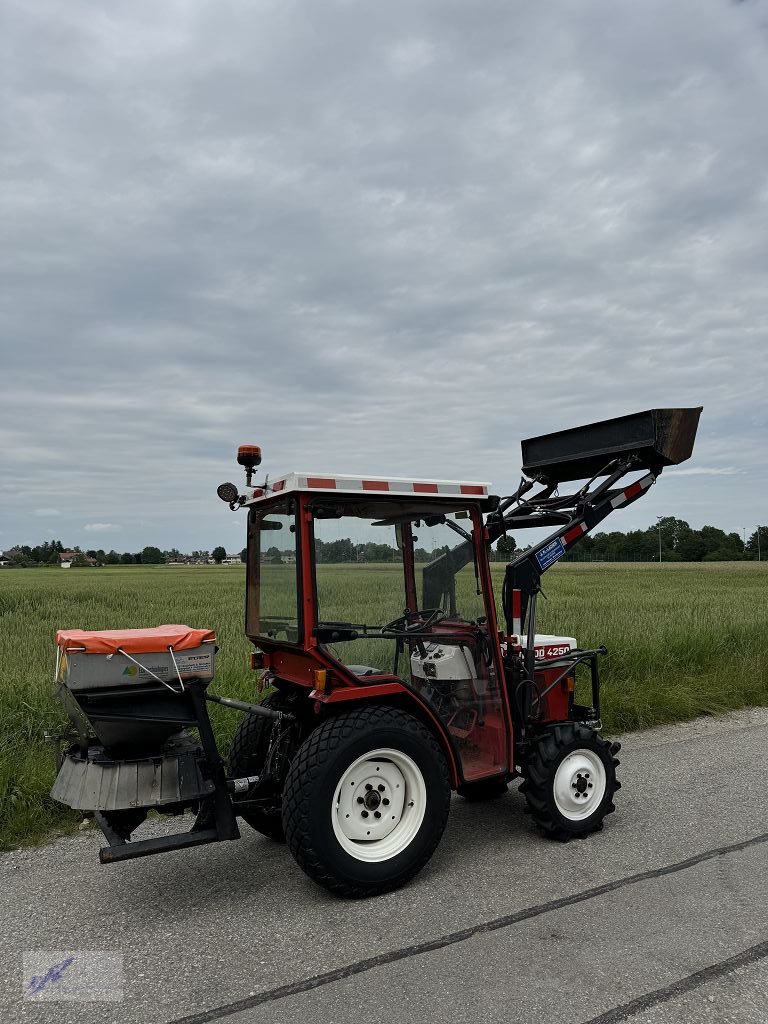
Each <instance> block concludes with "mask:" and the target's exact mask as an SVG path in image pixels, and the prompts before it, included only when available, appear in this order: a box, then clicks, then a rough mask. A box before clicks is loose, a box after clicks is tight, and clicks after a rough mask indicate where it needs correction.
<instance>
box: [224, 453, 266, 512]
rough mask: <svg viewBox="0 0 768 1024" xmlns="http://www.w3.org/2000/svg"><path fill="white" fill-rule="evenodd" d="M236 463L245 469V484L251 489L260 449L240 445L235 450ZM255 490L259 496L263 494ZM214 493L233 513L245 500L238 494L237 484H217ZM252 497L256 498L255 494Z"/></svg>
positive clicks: (259, 458)
mask: <svg viewBox="0 0 768 1024" xmlns="http://www.w3.org/2000/svg"><path fill="white" fill-rule="evenodd" d="M237 462H238V465H240V466H244V467H245V483H246V486H247V487H251V486H252V483H251V481H252V478H253V474H254V471H255V469H256V467H257V466H260V465H261V448H260V447H259V446H258V445H257V444H241V445H240V447H239V448H238V449H237ZM257 490H258V491H259V494H261V493H263V492H262V491H261V489H260V488H258V489H257ZM216 493H217V494H218V496H219V497H220V498H221V500H222V501H226V503H227V504H228V505H229V507H230V508H231V509H232V510H233V511H234V510H235V509H236V508H237V507H238V506H239V505H242V504H243V502H244V501H245V500H246V497H245V495H244V494H242V495H241V494H240V488H239V487H238V486H237V484H233V483H230V482H227V483H223V484H219V486H218V487H217V488H216ZM252 497H257V494H256V492H254V494H253V495H252Z"/></svg>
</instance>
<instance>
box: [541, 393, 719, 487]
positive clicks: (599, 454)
mask: <svg viewBox="0 0 768 1024" xmlns="http://www.w3.org/2000/svg"><path fill="white" fill-rule="evenodd" d="M701 408H702V407H701V406H698V407H697V408H694V409H647V410H646V411H645V412H636V413H632V414H631V415H629V416H618V417H617V418H616V419H613V420H601V421H600V422H599V423H588V424H586V425H585V426H583V427H573V428H572V429H571V430H558V431H557V432H556V433H554V434H542V435H541V436H540V437H530V438H528V440H526V441H523V442H522V443H521V447H522V451H523V472H524V473H525V474H526V475H527V476H529V477H532V478H533V479H536V480H540V481H541V482H542V483H549V484H553V483H560V482H562V481H566V480H586V479H588V478H590V477H593V476H599V475H601V474H603V473H606V474H607V473H609V472H611V471H612V469H613V467H612V466H611V463H613V462H614V461H615V460H616V459H619V460H622V461H623V460H626V459H628V458H630V457H631V456H634V457H635V462H634V465H633V468H636V469H650V470H651V471H652V472H654V473H659V472H661V470H662V469H663V468H664V467H665V466H676V465H678V464H679V463H681V462H685V460H686V459H689V458H690V457H691V453H692V451H693V442H694V440H695V438H696V429H697V427H698V425H699V416H700V415H701Z"/></svg>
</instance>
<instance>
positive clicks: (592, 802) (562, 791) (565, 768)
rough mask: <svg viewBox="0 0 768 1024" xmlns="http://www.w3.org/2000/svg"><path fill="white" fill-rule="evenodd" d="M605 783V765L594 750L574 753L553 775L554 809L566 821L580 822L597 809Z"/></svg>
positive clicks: (564, 760)
mask: <svg viewBox="0 0 768 1024" xmlns="http://www.w3.org/2000/svg"><path fill="white" fill-rule="evenodd" d="M606 781H607V776H606V771H605V765H604V764H603V762H602V760H601V758H600V757H599V755H598V754H597V753H595V751H594V750H589V749H586V748H585V749H582V750H574V751H573V752H572V753H570V754H568V755H567V757H564V758H563V760H562V761H561V762H560V764H559V765H558V768H557V771H556V772H555V781H554V798H555V806H556V807H557V809H558V811H559V812H560V814H562V816H563V817H564V818H567V819H568V820H569V821H583V820H584V819H585V818H589V817H590V816H591V815H592V814H594V812H595V811H596V810H597V809H598V808H599V807H600V804H601V803H602V800H603V797H604V796H605V790H606Z"/></svg>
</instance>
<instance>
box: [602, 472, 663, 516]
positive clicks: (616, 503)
mask: <svg viewBox="0 0 768 1024" xmlns="http://www.w3.org/2000/svg"><path fill="white" fill-rule="evenodd" d="M655 479H656V477H655V476H654V475H653V473H649V474H648V476H644V477H643V478H642V480H636V481H635V482H634V483H633V484H630V485H629V487H627V488H625V489H624V490H623V491H622V492H621V494H617V495H616V497H615V498H612V499H611V508H621V506H622V505H626V504H627V502H628V501H632V499H633V498H636V497H637V496H638V494H642V492H643V491H645V490H647V489H648V488H649V487H650V486H651V484H652V483H653V481H654V480H655Z"/></svg>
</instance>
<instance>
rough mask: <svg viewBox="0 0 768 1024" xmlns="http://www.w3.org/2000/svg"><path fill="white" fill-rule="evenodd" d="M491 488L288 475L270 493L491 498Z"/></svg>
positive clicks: (442, 482) (446, 482)
mask: <svg viewBox="0 0 768 1024" xmlns="http://www.w3.org/2000/svg"><path fill="white" fill-rule="evenodd" d="M489 486H490V485H489V484H482V483H461V482H459V481H458V480H404V479H398V478H397V477H390V478H388V479H382V478H380V477H379V478H370V477H368V478H363V477H352V476H319V475H318V476H313V475H310V474H309V473H307V474H304V473H288V474H287V475H286V476H284V477H280V478H279V479H277V480H275V481H274V482H273V483H271V484H270V486H269V491H271V492H273V493H274V492H275V491H291V490H298V491H305V490H309V491H313V490H318V491H347V492H352V493H357V492H362V493H366V494H369V493H374V494H375V493H381V494H436V495H445V496H450V497H473V498H487V497H488V489H489Z"/></svg>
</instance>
